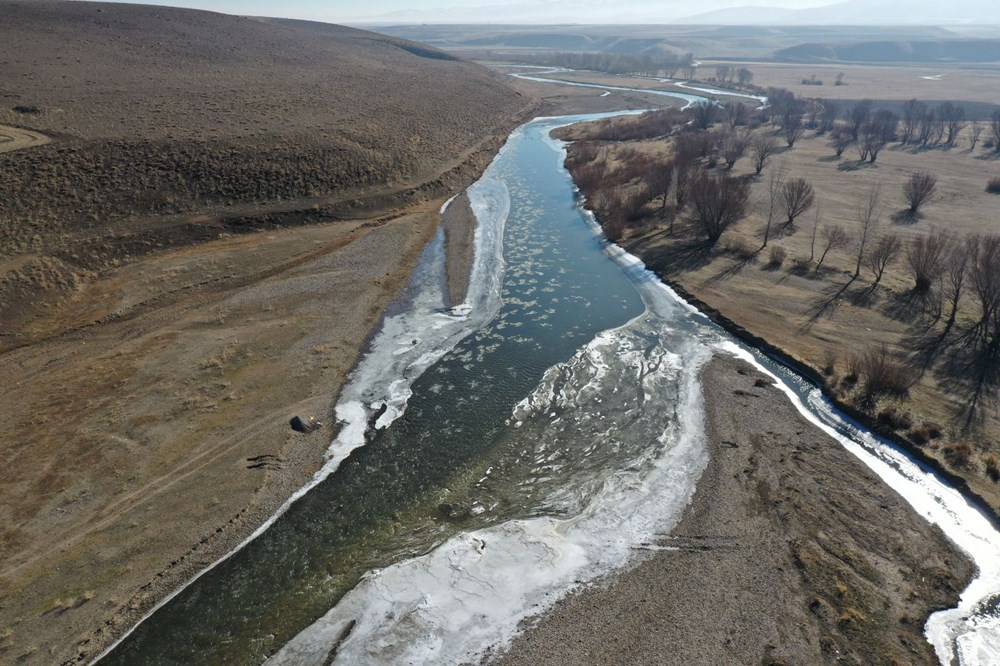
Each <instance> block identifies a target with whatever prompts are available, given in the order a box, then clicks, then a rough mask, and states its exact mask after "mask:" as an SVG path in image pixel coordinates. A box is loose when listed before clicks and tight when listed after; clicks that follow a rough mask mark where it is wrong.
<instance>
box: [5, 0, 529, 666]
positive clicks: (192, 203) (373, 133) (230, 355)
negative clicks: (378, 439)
mask: <svg viewBox="0 0 1000 666" xmlns="http://www.w3.org/2000/svg"><path fill="white" fill-rule="evenodd" d="M0 15H2V16H3V20H2V21H0V91H2V92H0V124H2V125H3V127H2V128H0V134H2V136H0V141H2V139H3V137H7V136H9V135H16V137H17V139H16V140H17V141H18V144H17V145H18V147H19V148H21V149H18V150H11V151H7V152H4V149H3V145H4V144H3V143H0V153H2V154H0V396H2V397H0V401H2V409H0V411H2V413H3V414H4V417H5V418H4V419H3V421H2V423H0V455H2V460H3V461H4V466H3V471H2V472H0V561H2V562H3V564H2V566H0V663H14V662H16V663H27V664H52V663H64V662H77V661H84V660H87V659H90V658H93V657H94V656H95V655H96V654H97V653H98V652H99V651H100V649H101V648H102V647H103V646H105V645H107V644H108V643H109V642H110V641H111V640H113V639H114V638H115V637H117V636H118V635H120V634H121V632H122V631H124V630H125V629H127V628H128V627H129V626H130V625H131V624H132V623H134V622H135V621H136V620H137V619H138V618H139V617H141V615H142V614H143V613H144V612H145V611H147V610H148V609H149V608H150V607H151V606H152V605H153V604H154V603H155V602H156V601H157V600H158V599H160V598H162V596H163V595H165V594H166V593H168V592H170V591H171V590H173V589H175V588H176V587H178V586H179V585H181V584H182V583H183V582H185V581H186V580H188V579H189V578H190V577H191V576H192V575H194V574H195V573H197V572H198V571H199V570H200V569H201V568H203V567H204V566H206V565H207V564H209V563H211V562H213V561H214V560H215V559H217V558H218V557H219V556H221V555H223V554H224V553H226V552H227V551H228V550H230V549H231V548H232V547H233V546H235V545H236V544H237V543H239V542H240V541H241V540H242V539H243V538H245V537H246V536H247V535H248V534H250V533H251V532H252V531H253V530H254V529H255V528H256V527H257V526H258V525H260V524H261V522H262V521H264V520H265V519H266V518H267V517H268V516H270V515H271V513H272V512H273V511H274V510H275V509H276V508H277V507H278V506H279V505H280V504H281V503H282V502H283V501H284V500H285V499H286V498H287V497H288V496H289V495H290V494H291V493H292V492H293V491H294V490H296V489H297V488H298V487H300V486H301V485H302V484H303V483H304V482H305V481H307V480H308V479H309V478H310V477H311V475H312V474H313V472H315V471H316V469H318V467H319V466H320V464H321V463H322V460H323V453H324V451H325V449H326V447H327V445H328V444H329V442H330V440H331V437H332V435H333V432H334V430H335V428H336V423H334V421H333V418H332V407H333V405H334V403H335V401H336V398H337V394H338V391H339V389H340V387H341V386H342V384H343V382H344V381H345V379H346V377H347V374H348V373H349V371H350V369H351V368H352V367H353V365H354V364H355V362H356V360H357V357H358V354H359V353H360V350H361V349H362V347H363V345H364V342H365V340H366V339H367V337H368V336H369V335H370V333H371V331H372V330H373V329H374V328H375V326H376V325H377V324H378V322H379V320H380V317H381V314H382V312H383V310H384V309H385V307H386V306H387V305H388V304H389V302H390V301H391V300H392V299H393V298H394V297H395V296H396V294H397V292H398V291H399V290H400V288H401V287H402V285H403V284H404V283H405V281H406V279H407V278H408V276H409V274H410V272H411V270H412V268H413V267H414V265H415V263H416V261H417V259H418V257H419V255H420V253H421V251H422V250H423V248H424V246H425V244H426V242H427V241H428V240H429V239H430V238H431V237H432V236H433V234H434V233H435V232H436V230H437V226H438V224H439V215H438V210H439V208H440V206H441V204H442V202H443V201H444V199H445V198H447V197H448V196H449V195H451V194H454V193H456V192H458V191H461V189H462V188H463V187H464V186H465V185H467V184H468V183H469V182H471V181H472V180H473V179H474V178H475V177H476V176H477V174H478V173H479V172H481V170H482V169H483V168H484V167H485V166H486V164H487V163H488V162H489V160H490V159H491V158H492V156H493V154H494V152H495V151H496V149H497V148H498V147H499V146H500V145H501V144H502V142H503V140H504V139H505V138H506V136H507V134H508V133H509V131H510V129H512V128H513V127H514V126H516V125H517V124H518V123H519V122H521V121H522V120H523V119H524V118H525V116H526V115H527V114H529V113H530V108H531V105H532V104H533V103H534V102H533V101H531V100H527V99H525V98H522V96H521V95H520V94H518V93H516V92H515V91H514V90H512V89H511V88H510V87H508V86H507V85H506V83H507V82H506V80H505V79H504V78H503V77H501V76H500V75H498V74H495V73H492V72H490V71H489V70H486V69H484V68H482V67H479V66H477V65H473V64H471V63H467V62H462V61H458V60H456V59H454V58H452V57H450V56H447V55H445V54H442V53H440V52H438V51H434V50H433V49H428V48H426V47H422V46H420V45H417V44H414V43H412V42H407V41H405V40H399V39H395V38H389V37H384V36H378V35H373V34H371V33H366V32H364V31H359V30H353V29H349V28H341V27H338V26H327V25H321V24H308V23H302V22H291V23H285V22H273V23H266V22H263V21H257V20H252V19H246V18H239V17H233V16H225V15H221V14H213V13H210V12H198V11H189V10H181V9H169V8H159V7H143V6H135V5H111V4H98V3H70V2H28V3H23V2H7V1H3V2H0ZM427 90H433V91H434V95H427V94H426V91H427ZM15 107H17V108H18V109H19V110H15ZM442 109H445V110H446V111H447V112H446V113H445V114H442ZM8 126H10V127H14V129H15V130H16V131H8V129H7V128H8ZM15 126H16V127H15ZM29 137H33V139H32V141H33V145H28V143H26V142H25V139H27V138H29ZM45 137H48V139H50V141H49V142H48V143H44V145H43V142H42V141H40V140H38V139H39V138H45ZM7 143H12V142H7ZM9 147H12V146H9ZM471 222H472V220H471V219H470V218H469V217H468V216H460V217H459V219H458V220H457V221H456V222H455V224H454V226H455V229H456V232H458V233H460V234H464V235H465V236H466V237H468V235H469V234H470V233H471V232H470V229H469V228H463V225H465V226H466V227H468V225H469V224H471ZM469 250H470V251H471V246H470V247H469ZM464 265H465V266H466V267H467V266H468V261H467V260H466V263H465V264H464ZM465 275H466V276H467V269H466V273H465ZM462 278H463V276H462V274H461V266H460V267H459V270H458V274H457V275H456V276H455V278H454V280H453V281H454V283H455V284H456V285H457V287H456V288H459V287H461V286H462V285H461V283H462ZM293 416H301V417H303V418H306V417H309V416H315V417H316V418H317V419H318V420H319V421H320V422H322V424H323V425H322V427H321V428H320V429H318V430H317V431H315V432H312V433H310V434H301V433H297V432H294V431H293V430H292V429H291V428H290V427H289V419H290V418H291V417H293Z"/></svg>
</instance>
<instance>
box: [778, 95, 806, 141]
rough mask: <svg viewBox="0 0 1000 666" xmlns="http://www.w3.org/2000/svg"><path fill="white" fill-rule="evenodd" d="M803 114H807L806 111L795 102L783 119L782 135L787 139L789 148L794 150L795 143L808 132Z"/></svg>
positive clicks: (800, 104) (799, 103)
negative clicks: (803, 120)
mask: <svg viewBox="0 0 1000 666" xmlns="http://www.w3.org/2000/svg"><path fill="white" fill-rule="evenodd" d="M803 113H805V109H804V108H803V106H802V103H801V102H799V101H795V102H794V103H793V104H792V105H790V106H789V108H788V110H787V111H785V113H784V115H783V116H782V117H781V133H782V135H783V136H784V137H785V143H787V144H788V147H789V148H794V147H795V142H796V141H798V140H799V138H800V137H801V136H802V133H803V132H805V131H806V128H805V125H804V124H803V122H802V114H803Z"/></svg>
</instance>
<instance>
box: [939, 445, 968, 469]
mask: <svg viewBox="0 0 1000 666" xmlns="http://www.w3.org/2000/svg"><path fill="white" fill-rule="evenodd" d="M944 457H945V458H947V460H948V462H949V463H950V464H951V465H952V467H965V466H966V465H968V464H969V458H970V457H972V446H971V445H970V444H969V443H968V442H955V443H954V444H949V445H948V446H946V447H944Z"/></svg>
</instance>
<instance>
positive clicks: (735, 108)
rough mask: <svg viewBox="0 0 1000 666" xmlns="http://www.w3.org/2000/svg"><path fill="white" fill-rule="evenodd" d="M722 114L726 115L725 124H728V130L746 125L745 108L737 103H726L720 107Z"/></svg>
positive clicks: (746, 113)
mask: <svg viewBox="0 0 1000 666" xmlns="http://www.w3.org/2000/svg"><path fill="white" fill-rule="evenodd" d="M722 112H723V113H724V114H725V115H726V122H727V123H729V128H730V129H736V127H737V126H738V125H746V124H747V118H748V116H749V113H748V111H747V107H746V106H744V105H743V104H740V103H739V102H726V103H725V104H723V105H722Z"/></svg>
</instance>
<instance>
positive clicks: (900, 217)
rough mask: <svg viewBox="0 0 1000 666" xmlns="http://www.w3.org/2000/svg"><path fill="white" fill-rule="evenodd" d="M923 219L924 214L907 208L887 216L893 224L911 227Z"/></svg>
mask: <svg viewBox="0 0 1000 666" xmlns="http://www.w3.org/2000/svg"><path fill="white" fill-rule="evenodd" d="M923 217H924V214H923V213H921V212H920V211H918V210H910V209H909V208H904V209H903V210H898V211H896V212H895V213H893V214H892V215H890V216H889V219H891V220H892V222H893V224H905V225H911V224H916V223H917V222H919V221H920V220H921V219H922V218H923Z"/></svg>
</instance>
